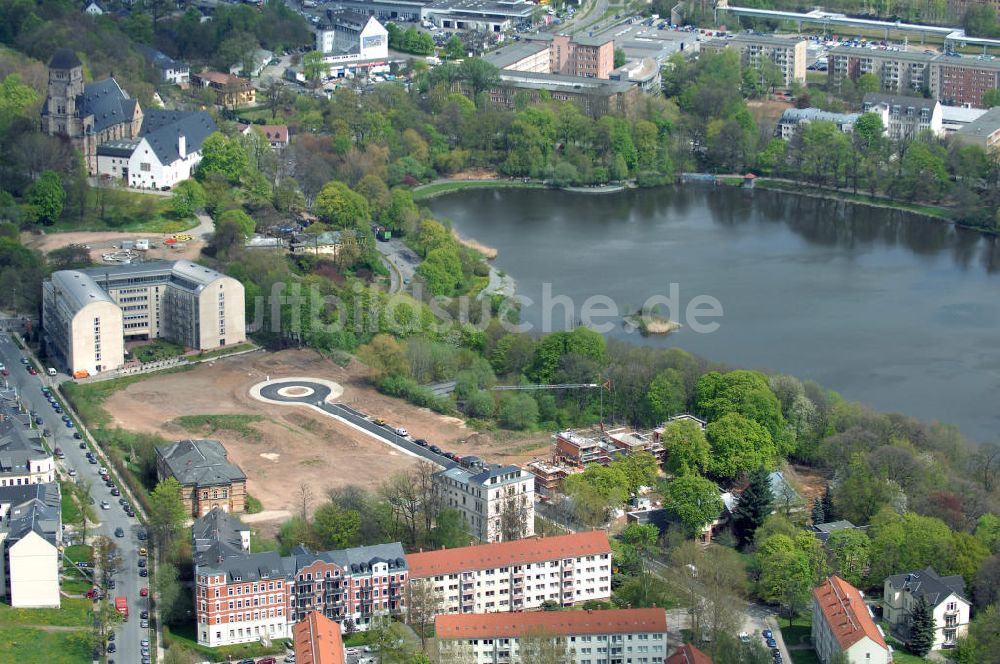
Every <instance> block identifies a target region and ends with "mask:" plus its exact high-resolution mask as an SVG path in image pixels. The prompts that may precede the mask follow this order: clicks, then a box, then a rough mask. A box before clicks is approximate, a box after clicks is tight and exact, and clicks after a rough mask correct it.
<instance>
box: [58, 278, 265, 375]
mask: <svg viewBox="0 0 1000 664" xmlns="http://www.w3.org/2000/svg"><path fill="white" fill-rule="evenodd" d="M243 297H244V295H243V284H241V283H240V282H239V281H237V280H235V279H233V278H231V277H227V276H226V275H224V274H222V273H220V272H216V271H215V270H213V269H211V268H207V267H204V266H203V265H198V264H197V263H192V262H191V261H187V260H181V261H152V262H149V263H135V264H129V265H114V266H106V267H99V268H90V269H86V270H59V271H56V272H53V273H52V276H51V277H50V278H49V279H47V280H45V282H43V284H42V326H43V328H44V334H45V337H44V339H45V343H46V346H47V348H48V350H49V352H50V354H51V355H52V356H54V357H55V358H56V362H57V364H60V365H62V366H64V367H66V368H67V369H68V370H69V372H70V373H77V372H82V373H85V374H98V373H101V372H104V371H112V370H115V369H118V368H120V367H121V366H122V365H123V364H124V361H125V340H133V339H161V338H162V339H168V340H170V341H173V342H174V343H178V344H181V345H183V346H186V347H188V348H193V349H197V350H209V349H214V348H220V347H222V346H226V345H234V344H239V343H243V342H244V341H246V325H245V318H244V302H243Z"/></svg>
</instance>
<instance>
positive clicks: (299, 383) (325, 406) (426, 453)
mask: <svg viewBox="0 0 1000 664" xmlns="http://www.w3.org/2000/svg"><path fill="white" fill-rule="evenodd" d="M295 388H300V389H302V390H305V391H306V393H305V394H289V392H292V391H293V390H294V389H295ZM331 391H332V390H331V388H330V386H329V385H324V384H323V383H319V382H313V381H310V380H308V379H302V378H290V379H284V380H282V379H278V380H274V381H270V382H268V383H266V384H265V385H263V386H261V387H260V388H259V394H260V397H261V398H262V399H264V400H266V401H271V402H273V403H286V404H302V405H305V406H312V407H313V408H316V409H318V410H320V411H321V412H323V413H324V414H325V415H328V416H329V417H332V418H334V419H337V420H340V421H341V422H344V423H346V424H348V425H350V426H352V427H354V428H355V429H359V430H361V431H363V432H364V433H366V434H368V435H369V436H371V437H373V438H376V439H378V440H379V441H381V442H383V443H386V444H387V445H392V446H393V447H395V448H397V449H399V450H402V451H403V452H405V453H407V454H409V455H410V456H415V457H419V458H422V459H426V460H427V461H430V462H431V463H435V464H437V465H439V466H441V467H443V468H451V467H453V466H455V465H457V464H456V463H455V462H454V461H452V460H451V459H449V458H448V457H446V456H443V455H441V454H435V453H434V452H431V451H430V450H429V449H427V448H426V447H421V446H420V445H417V444H416V443H414V442H413V441H412V440H410V439H409V438H404V437H402V436H397V435H396V433H395V432H394V431H393V430H392V429H390V428H388V426H379V425H378V424H375V423H374V422H372V421H371V420H369V419H368V418H367V417H366V416H365V414H364V413H362V412H360V411H357V410H354V409H353V408H351V407H350V406H345V405H344V404H341V403H328V402H327V400H326V399H327V397H328V396H330V393H331ZM282 392H284V394H282Z"/></svg>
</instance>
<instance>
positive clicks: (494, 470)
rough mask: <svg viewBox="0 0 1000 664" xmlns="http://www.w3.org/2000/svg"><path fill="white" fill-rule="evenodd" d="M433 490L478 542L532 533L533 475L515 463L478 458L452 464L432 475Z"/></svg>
mask: <svg viewBox="0 0 1000 664" xmlns="http://www.w3.org/2000/svg"><path fill="white" fill-rule="evenodd" d="M434 491H435V493H436V494H437V495H438V496H439V498H440V499H441V504H442V506H444V507H447V508H449V509H453V510H457V511H458V512H459V513H460V514H461V515H462V519H463V520H464V522H465V527H466V529H467V530H468V532H469V533H470V534H471V535H472V536H473V537H475V538H476V539H478V540H479V541H480V542H500V541H507V540H516V539H520V538H522V537H530V536H531V535H534V534H535V476H534V475H532V474H531V473H529V472H527V471H525V470H522V469H521V468H518V467H517V466H509V465H508V466H504V465H498V464H483V463H482V462H478V461H476V462H473V463H472V464H469V465H459V466H454V467H452V468H449V469H447V470H443V471H441V472H439V473H436V474H435V475H434Z"/></svg>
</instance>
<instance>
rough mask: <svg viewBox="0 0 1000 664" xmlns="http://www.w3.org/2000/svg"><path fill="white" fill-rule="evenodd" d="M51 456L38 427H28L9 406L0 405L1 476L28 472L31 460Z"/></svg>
mask: <svg viewBox="0 0 1000 664" xmlns="http://www.w3.org/2000/svg"><path fill="white" fill-rule="evenodd" d="M51 456H52V455H51V454H50V453H49V452H48V451H47V450H46V449H45V448H44V447H43V446H42V441H41V438H40V437H39V433H38V430H37V429H28V428H26V427H25V424H24V422H23V421H21V420H19V419H18V418H17V417H15V416H14V415H13V413H12V411H11V410H10V409H9V408H7V407H5V406H0V476H2V475H5V474H17V475H20V474H24V473H27V472H28V462H29V461H40V460H43V459H47V458H49V457H51Z"/></svg>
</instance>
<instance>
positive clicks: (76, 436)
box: [73, 431, 87, 450]
mask: <svg viewBox="0 0 1000 664" xmlns="http://www.w3.org/2000/svg"><path fill="white" fill-rule="evenodd" d="M73 437H74V438H76V439H77V440H82V439H83V435H82V434H81V433H80V432H79V431H74V432H73ZM86 448H87V443H80V449H81V450H83V449H86Z"/></svg>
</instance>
